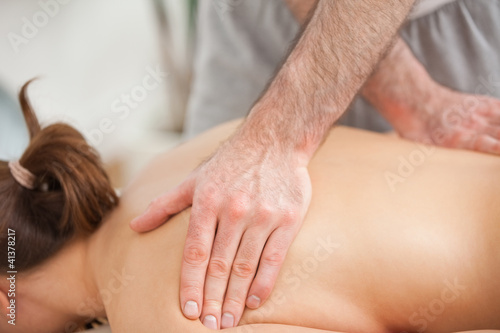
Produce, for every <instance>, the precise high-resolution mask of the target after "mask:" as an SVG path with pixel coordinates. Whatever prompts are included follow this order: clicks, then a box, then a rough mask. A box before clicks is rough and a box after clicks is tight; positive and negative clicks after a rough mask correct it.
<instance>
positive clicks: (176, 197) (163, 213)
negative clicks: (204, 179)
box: [130, 178, 194, 232]
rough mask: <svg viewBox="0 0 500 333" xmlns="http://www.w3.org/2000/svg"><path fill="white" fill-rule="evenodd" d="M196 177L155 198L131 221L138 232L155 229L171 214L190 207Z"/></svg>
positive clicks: (132, 226)
mask: <svg viewBox="0 0 500 333" xmlns="http://www.w3.org/2000/svg"><path fill="white" fill-rule="evenodd" d="M193 193H194V178H188V179H187V180H186V181H184V182H183V183H182V184H180V185H179V186H177V187H176V188H175V189H173V190H172V191H170V192H168V193H166V194H164V195H162V196H160V197H158V198H156V199H154V200H153V201H152V202H151V204H150V205H149V207H148V209H147V210H146V212H144V214H142V215H141V216H138V217H136V218H135V219H133V220H132V221H131V222H130V227H131V228H132V230H134V231H136V232H145V231H150V230H153V229H155V228H157V227H159V226H160V225H162V224H163V223H165V222H166V221H167V220H168V219H169V218H170V216H172V215H174V214H176V213H179V212H180V211H182V210H183V209H185V208H187V207H189V206H190V205H191V203H192V202H193Z"/></svg>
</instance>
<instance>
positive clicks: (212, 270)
mask: <svg viewBox="0 0 500 333" xmlns="http://www.w3.org/2000/svg"><path fill="white" fill-rule="evenodd" d="M207 273H208V275H210V276H213V277H216V278H225V277H226V276H227V275H228V273H229V263H228V262H227V261H226V260H224V259H222V258H213V257H212V259H210V263H209V264H208V271H207Z"/></svg>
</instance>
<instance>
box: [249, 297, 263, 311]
mask: <svg viewBox="0 0 500 333" xmlns="http://www.w3.org/2000/svg"><path fill="white" fill-rule="evenodd" d="M259 305H260V298H258V297H257V296H255V295H252V296H250V297H248V298H247V306H248V307H249V308H250V309H256V308H258V307H259Z"/></svg>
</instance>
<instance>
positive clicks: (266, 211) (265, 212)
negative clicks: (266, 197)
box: [258, 204, 276, 221]
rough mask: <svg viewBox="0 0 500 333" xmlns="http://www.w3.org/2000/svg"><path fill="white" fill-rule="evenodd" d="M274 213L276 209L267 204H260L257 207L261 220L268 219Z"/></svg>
mask: <svg viewBox="0 0 500 333" xmlns="http://www.w3.org/2000/svg"><path fill="white" fill-rule="evenodd" d="M275 214H276V210H275V209H274V208H273V207H271V206H269V205H265V204H263V205H260V207H259V209H258V216H259V218H260V220H262V221H266V220H270V219H271V218H272V217H273V215H275Z"/></svg>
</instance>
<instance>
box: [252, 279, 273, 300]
mask: <svg viewBox="0 0 500 333" xmlns="http://www.w3.org/2000/svg"><path fill="white" fill-rule="evenodd" d="M268 282H269V281H268ZM255 290H256V292H255V293H256V294H258V295H261V296H262V297H261V298H262V299H264V298H266V297H267V296H269V295H270V294H271V292H272V291H273V286H272V284H271V283H267V284H266V283H262V282H256V285H255Z"/></svg>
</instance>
